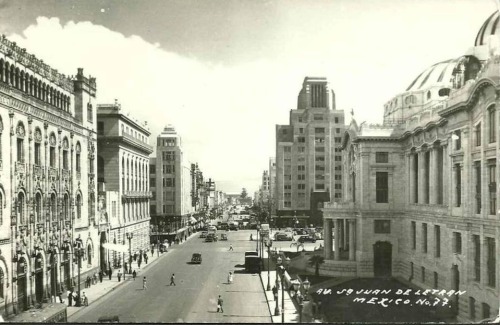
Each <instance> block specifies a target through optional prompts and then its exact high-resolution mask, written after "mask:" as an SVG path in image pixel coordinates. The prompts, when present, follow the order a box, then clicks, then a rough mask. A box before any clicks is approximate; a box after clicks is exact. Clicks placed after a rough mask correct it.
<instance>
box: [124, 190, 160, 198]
mask: <svg viewBox="0 0 500 325" xmlns="http://www.w3.org/2000/svg"><path fill="white" fill-rule="evenodd" d="M122 196H123V198H124V199H141V198H152V197H153V193H152V192H151V191H124V192H123V195H122Z"/></svg>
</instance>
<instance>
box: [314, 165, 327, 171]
mask: <svg viewBox="0 0 500 325" xmlns="http://www.w3.org/2000/svg"><path fill="white" fill-rule="evenodd" d="M314 169H315V170H317V171H323V170H325V166H320V165H316V166H314Z"/></svg>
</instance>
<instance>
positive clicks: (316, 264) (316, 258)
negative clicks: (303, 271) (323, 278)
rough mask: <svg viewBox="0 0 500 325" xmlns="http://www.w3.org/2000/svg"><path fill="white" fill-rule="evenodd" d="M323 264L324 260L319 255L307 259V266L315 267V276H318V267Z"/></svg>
mask: <svg viewBox="0 0 500 325" xmlns="http://www.w3.org/2000/svg"><path fill="white" fill-rule="evenodd" d="M323 263H325V258H324V257H323V256H321V255H313V256H311V257H310V258H309V265H310V266H313V267H315V274H316V276H319V266H320V265H321V264H323Z"/></svg>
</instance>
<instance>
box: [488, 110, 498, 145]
mask: <svg viewBox="0 0 500 325" xmlns="http://www.w3.org/2000/svg"><path fill="white" fill-rule="evenodd" d="M488 122H489V127H490V130H489V134H490V136H489V138H490V143H493V142H497V128H496V125H497V123H496V112H495V106H493V107H491V108H490V109H489V110H488Z"/></svg>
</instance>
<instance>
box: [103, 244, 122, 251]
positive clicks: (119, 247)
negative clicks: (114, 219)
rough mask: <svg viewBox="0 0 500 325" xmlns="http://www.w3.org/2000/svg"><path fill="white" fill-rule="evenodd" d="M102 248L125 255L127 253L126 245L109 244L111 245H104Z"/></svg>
mask: <svg viewBox="0 0 500 325" xmlns="http://www.w3.org/2000/svg"><path fill="white" fill-rule="evenodd" d="M102 247H104V248H106V249H109V250H112V251H117V252H121V253H127V252H128V247H127V245H119V244H111V243H104V244H103V245H102Z"/></svg>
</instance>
